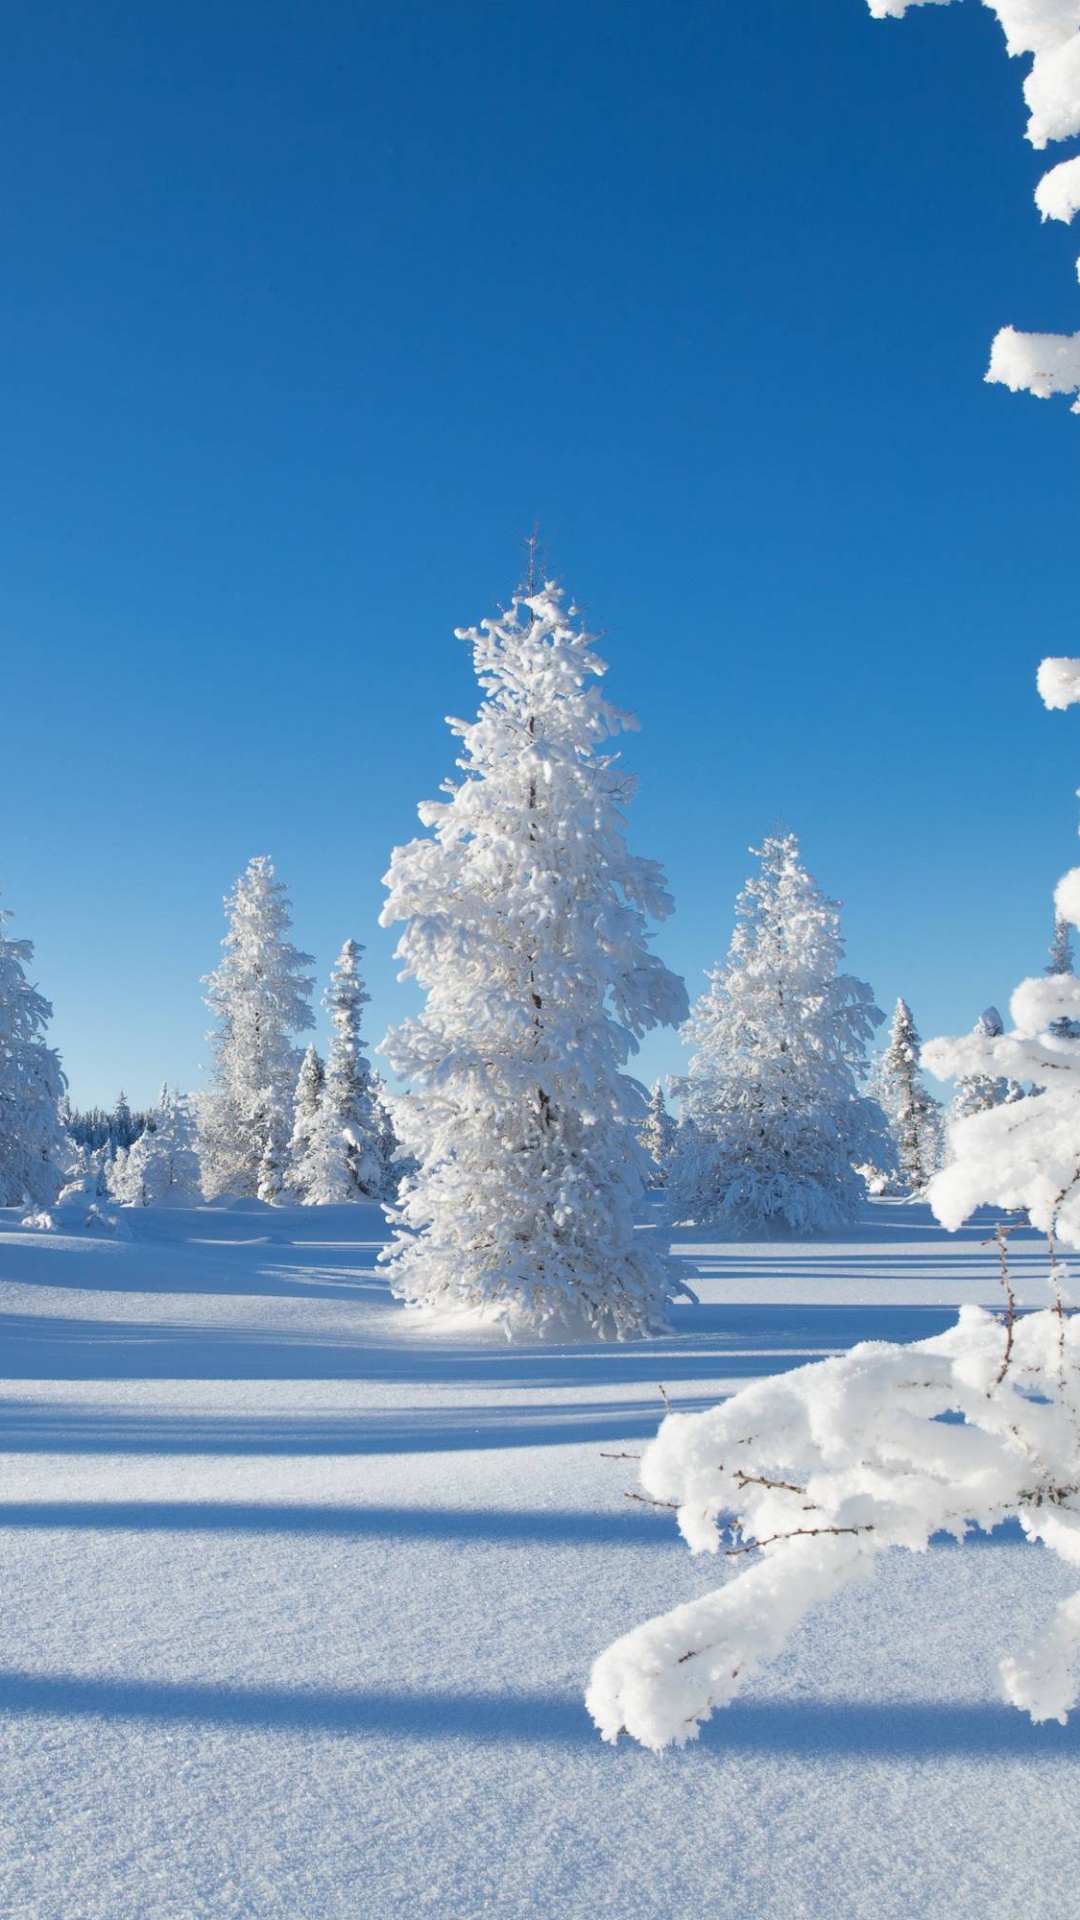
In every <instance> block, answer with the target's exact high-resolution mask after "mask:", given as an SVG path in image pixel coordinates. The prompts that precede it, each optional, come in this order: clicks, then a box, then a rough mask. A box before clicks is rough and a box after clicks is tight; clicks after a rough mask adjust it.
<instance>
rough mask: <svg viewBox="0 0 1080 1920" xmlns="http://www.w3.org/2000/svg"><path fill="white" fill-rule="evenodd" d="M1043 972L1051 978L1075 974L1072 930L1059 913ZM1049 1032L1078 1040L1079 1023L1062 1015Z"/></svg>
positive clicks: (1079, 1034) (1056, 915) (1079, 1032)
mask: <svg viewBox="0 0 1080 1920" xmlns="http://www.w3.org/2000/svg"><path fill="white" fill-rule="evenodd" d="M1043 971H1044V972H1045V973H1048V974H1049V975H1050V976H1051V978H1055V977H1056V976H1057V975H1060V974H1075V972H1076V968H1075V966H1074V965H1073V945H1072V929H1071V927H1070V926H1069V923H1068V921H1067V920H1063V919H1062V918H1061V915H1060V914H1059V913H1058V914H1055V915H1054V937H1053V939H1052V940H1051V942H1050V958H1049V961H1048V963H1047V965H1046V967H1045V968H1044V969H1043ZM1051 1031H1052V1032H1053V1033H1056V1034H1058V1035H1059V1036H1060V1037H1061V1038H1062V1039H1065V1040H1069V1039H1072V1040H1076V1039H1080V1022H1077V1021H1075V1020H1066V1019H1065V1017H1064V1015H1063V1016H1062V1018H1061V1019H1060V1020H1055V1022H1054V1025H1053V1027H1052V1029H1051Z"/></svg>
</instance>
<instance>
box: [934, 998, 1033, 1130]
mask: <svg viewBox="0 0 1080 1920" xmlns="http://www.w3.org/2000/svg"><path fill="white" fill-rule="evenodd" d="M1049 971H1050V969H1049V968H1047V972H1049ZM972 1031H973V1032H974V1033H975V1034H976V1035H977V1036H979V1037H980V1038H982V1039H984V1040H996V1039H997V1037H998V1035H999V1034H1002V1033H1004V1031H1005V1023H1004V1021H1003V1020H1002V1018H1001V1015H1000V1013H999V1012H998V1010H997V1008H996V1007H987V1009H986V1011H985V1012H984V1013H980V1015H979V1017H978V1019H977V1020H976V1022H975V1026H974V1028H973V1029H972ZM1023 1097H1024V1089H1023V1087H1021V1086H1020V1084H1019V1082H1018V1081H1016V1080H1010V1079H1008V1078H1007V1076H1006V1075H1004V1074H1000V1073H965V1074H961V1076H960V1078H959V1079H958V1080H957V1082H956V1092H955V1094H954V1095H953V1099H952V1105H951V1106H950V1108H949V1126H950V1128H951V1127H952V1126H953V1125H954V1124H955V1122H956V1121H957V1120H966V1119H968V1117H969V1115H971V1114H973V1113H985V1112H986V1111H987V1109H988V1108H989V1107H1001V1106H1004V1105H1005V1104H1006V1103H1007V1102H1010V1101H1013V1100H1022V1099H1023Z"/></svg>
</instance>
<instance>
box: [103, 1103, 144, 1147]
mask: <svg viewBox="0 0 1080 1920" xmlns="http://www.w3.org/2000/svg"><path fill="white" fill-rule="evenodd" d="M145 1124H146V1116H145V1115H144V1114H140V1115H139V1118H138V1120H136V1118H135V1115H134V1114H133V1113H132V1111H131V1108H130V1106H129V1105H128V1098H127V1094H126V1093H125V1092H124V1089H123V1087H121V1089H120V1092H119V1093H118V1094H117V1096H116V1105H115V1107H114V1108H113V1110H112V1119H111V1121H110V1133H111V1135H112V1141H113V1145H114V1146H115V1147H117V1148H118V1149H119V1151H120V1152H121V1153H126V1152H127V1150H128V1148H129V1147H133V1146H134V1144H135V1142H136V1140H137V1139H138V1137H139V1135H140V1133H141V1132H142V1130H143V1127H144V1125H145Z"/></svg>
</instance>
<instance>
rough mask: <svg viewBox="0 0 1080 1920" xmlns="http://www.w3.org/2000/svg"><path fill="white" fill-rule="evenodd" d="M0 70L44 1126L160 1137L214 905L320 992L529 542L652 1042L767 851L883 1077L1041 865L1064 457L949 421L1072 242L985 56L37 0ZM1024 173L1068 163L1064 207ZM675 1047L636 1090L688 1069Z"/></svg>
mask: <svg viewBox="0 0 1080 1920" xmlns="http://www.w3.org/2000/svg"><path fill="white" fill-rule="evenodd" d="M0 31H2V42H3V44H2V58H0V93H2V96H3V99H2V111H0V183H2V185H0V223H2V225H0V237H2V244H3V252H4V259H5V264H6V276H5V277H6V290H5V299H4V302H3V305H2V308H0V369H2V373H0V381H2V387H0V391H2V396H3V444H4V448H5V459H4V463H3V469H2V478H0V486H2V489H3V498H2V502H0V547H2V552H0V632H2V634H3V645H4V652H5V657H6V661H7V672H6V674H5V682H6V687H7V692H8V698H6V699H5V702H4V764H5V776H6V777H5V782H4V789H5V805H4V809H3V833H2V836H0V886H2V890H3V899H4V903H5V904H6V905H7V906H8V907H9V908H11V909H12V910H13V911H14V914H15V919H14V922H13V926H12V929H11V930H12V931H13V932H15V933H18V934H21V935H24V936H26V937H28V938H30V939H32V940H34V942H35V943H36V949H37V952H36V962H35V972H36V975H37V978H38V980H39V983H40V985H41V987H42V989H43V990H44V991H45V992H46V993H47V994H48V995H49V996H50V997H51V999H52V1000H53V1002H54V1005H55V1010H56V1017H55V1021H54V1026H53V1037H54V1039H55V1040H56V1042H57V1043H58V1044H59V1045H60V1047H61V1049H62V1051H63V1054H64V1057H65V1061H66V1064H67V1067H68V1071H69V1074H70V1077H71V1082H72V1093H73V1096H74V1098H75V1099H76V1101H78V1102H80V1103H87V1102H89V1101H92V1100H102V1101H111V1099H112V1097H113V1095H114V1094H115V1091H116V1089H117V1087H118V1086H119V1085H120V1084H123V1085H124V1086H125V1088H126V1089H127V1091H128V1094H129V1096H130V1097H131V1098H132V1099H134V1100H145V1099H147V1098H149V1097H150V1096H151V1095H152V1094H153V1092H154V1091H155V1089H156V1087H157V1085H158V1084H159V1082H160V1081H161V1080H162V1078H167V1079H168V1080H170V1081H171V1082H173V1083H174V1084H179V1085H181V1086H191V1085H194V1084H197V1081H198V1072H199V1067H200V1063H201V1062H202V1061H203V1060H204V1059H205V1047H204V1044H203V1034H204V1031H205V1028H206V1025H207V1015H206V1013H205V1010H204V1009H203V1007H202V1005H201V1002H200V987H199V978H200V975H201V974H203V973H204V972H206V971H207V970H208V969H209V968H210V967H211V966H213V965H214V964H215V962H216V959H217V956H218V951H219V947H218V943H219V941H220V938H221V935H222V932H223V922H222V915H221V897H222V895H223V894H224V892H225V891H226V890H227V888H228V887H229V885H230V884H231V882H232V880H233V878H234V877H235V875H236V873H237V872H238V871H239V870H240V869H241V868H242V866H243V865H244V864H245V862H246V861H247V859H248V858H249V857H250V856H251V855H252V854H254V853H263V852H267V853H270V854H271V855H272V856H273V858H274V860H275V862H276V863H277V866H278V870H279V873H280V874H281V876H282V877H283V878H284V879H285V880H286V881H287V882H288V884H289V887H290V890H291V892H292V896H293V901H294V907H295V918H296V936H297V938H298V940H299V942H300V944H302V945H303V946H305V947H308V948H310V949H311V950H312V951H313V952H314V953H315V954H316V956H317V959H318V971H319V974H320V977H324V976H325V974H326V972H327V970H328V968H329V965H330V963H331V961H332V959H333V956H334V954H335V952H336V951H337V948H338V947H339V946H340V944H341V942H342V940H343V939H344V938H345V937H346V936H347V935H352V936H354V937H355V938H357V939H359V940H361V941H363V942H364V943H365V944H366V945H367V946H368V949H369V952H368V958H369V963H370V966H369V971H370V985H371V988H372V993H373V1003H374V1004H373V1007H372V1010H371V1015H372V1017H371V1033H372V1037H373V1038H378V1036H379V1035H380V1034H381V1032H382V1030H383V1028H384V1027H385V1025H386V1023H387V1021H388V1020H390V1019H392V1018H394V1017H396V1016H397V1015H398V1014H400V1013H401V1011H403V1009H404V1008H405V1007H406V1006H407V1005H409V1004H411V998H412V996H411V993H410V991H409V990H407V989H404V988H402V987H400V986H398V985H397V984H396V982H395V971H396V969H395V965H394V961H393V958H392V950H393V937H392V936H391V935H390V934H388V933H383V932H381V931H380V930H379V929H378V928H377V926H376V916H377V913H378V911H379V906H380V904H381V897H382V890H381V887H380V877H381V875H382V873H383V872H384V870H385V867H386V864H387V858H388V853H389V849H390V848H391V846H392V845H393V844H394V843H395V842H397V841H400V840H402V839H404V838H408V837H409V836H410V835H411V834H412V832H413V831H414V830H415V826H416V823H415V804H416V802H417V800H418V799H420V798H422V797H425V796H429V795H432V794H434V793H435V792H436V790H437V788H438V785H439V783H440V782H441V781H442V780H443V779H444V778H445V777H446V776H447V774H448V773H449V772H450V771H451V770H452V743H451V740H450V736H449V735H448V734H447V732H446V730H445V727H444V725H443V716H444V715H445V714H447V713H450V712H463V711H464V712H468V711H471V710H472V709H473V707H474V706H475V698H474V691H473V684H472V679H471V670H470V665H469V659H468V654H467V651H466V649H465V648H464V647H462V645H461V643H460V642H458V641H456V640H455V639H454V638H453V629H454V627H455V626H457V625H460V624H467V623H470V622H472V621H474V620H477V619H479V618H480V617H481V616H482V615H483V614H485V613H487V612H489V611H493V610H494V608H495V606H496V605H497V603H498V602H499V601H501V600H505V599H506V597H507V596H508V594H509V592H510V591H511V589H512V588H513V586H514V584H515V580H516V578H517V575H518V572H519V568H520V554H521V540H522V536H523V535H524V534H525V533H526V532H527V530H528V529H529V528H530V527H531V526H532V525H533V523H534V521H539V523H540V526H541V528H542V530H543V532H544V534H545V537H546V540H547V545H548V551H549V554H550V558H551V563H552V567H553V570H554V571H555V572H556V573H557V574H558V575H559V576H560V577H561V578H563V579H564V580H565V581H566V583H567V585H568V586H569V588H570V589H571V591H572V592H573V594H574V596H575V597H576V599H577V601H578V603H579V604H580V605H581V606H582V607H583V608H584V609H585V610H586V612H587V613H588V615H589V616H590V619H591V620H592V622H593V623H594V624H595V625H596V626H597V627H598V628H599V629H600V630H601V631H602V632H603V635H604V642H603V648H602V650H603V651H604V652H605V653H606V655H607V657H608V659H609V661H610V663H611V672H610V675H609V679H608V691H609V693H610V695H611V697H612V698H613V699H615V700H616V701H617V702H619V703H620V704H623V705H627V706H630V707H632V708H634V709H635V710H636V711H637V713H638V715H639V717H640V719H641V722H642V732H641V734H640V735H638V736H634V737H632V738H631V739H630V741H629V742H628V744H627V750H626V758H627V760H628V761H629V763H630V764H631V765H632V766H633V768H634V769H635V770H636V771H637V772H638V773H639V774H640V776H641V783H642V785H641V793H640V796H639V799H638V801H637V802H636V805H635V810H634V826H633V843H634V845H635V847H636V848H637V849H638V850H639V851H641V852H645V853H650V854H653V855H656V856H658V857H660V858H661V859H662V860H663V861H664V862H665V864H666V866H667V869H668V873H669V876H670V880H671V884H672V887H673V890H674V893H675V896H676V900H677V905H678V912H677V915H676V917H675V918H674V919H673V920H672V921H671V922H669V923H668V925H667V926H666V928H665V929H664V930H663V931H662V932H661V934H660V936H659V944H660V946H661V949H662V951H663V952H664V954H665V957H666V958H667V959H668V961H669V963H670V964H672V965H673V966H675V967H677V968H678V969H680V970H681V971H682V972H684V973H685V975H686V977H687V979H688V981H689V983H690V986H691V991H692V992H696V991H697V990H698V988H699V986H700V985H701V983H702V974H703V969H704V968H705V967H706V966H707V965H709V964H711V963H712V962H713V961H714V960H715V959H716V958H717V957H719V956H720V955H722V953H723V952H724V951H725V949H726V946H727V942H728V939H729V936H730V931H731V925H732V904H733V900H734V895H735V893H736V891H737V889H738V887H739V885H740V884H741V882H742V880H743V878H744V876H745V874H746V872H747V869H748V856H747V851H746V850H747V848H748V846H749V845H751V844H752V843H756V842H757V841H759V840H760V838H761V836H762V835H763V833H765V832H766V831H768V829H769V828H770V827H771V826H772V825H774V824H775V823H776V822H777V821H783V822H784V823H785V824H787V825H789V826H791V827H794V828H795V830H796V831H798V832H799V834H800V835H801V837H802V840H803V845H804V850H805V855H806V859H807V863H808V865H809V866H810V868H811V870H812V871H813V872H814V873H815V874H816V876H817V877H818V879H819V880H820V882H821V884H822V885H823V886H824V887H825V888H826V889H827V890H828V891H829V892H831V893H833V894H836V895H838V896H839V897H840V898H841V899H842V900H843V901H844V903H845V918H844V924H845V930H846V933H847V938H848V946H849V962H850V964H851V966H852V968H853V970H854V971H856V972H858V973H860V974H861V975H863V976H864V977H865V978H867V979H869V980H870V982H871V983H872V985H873V987H874V989H875V992H876V994H877V997H878V1000H879V1002H880V1004H881V1005H882V1006H886V1007H887V1006H891V1003H892V1000H893V999H894V997H895V996H896V994H898V993H901V992H902V993H904V994H905V995H906V996H907V997H908V999H909V1000H910V1001H911V1003H912V1006H913V1008H914V1010H915V1014H916V1018H917V1020H918V1022H919V1024H920V1026H921V1027H922V1029H923V1031H924V1033H929V1032H934V1031H949V1030H956V1029H957V1028H964V1027H967V1026H969V1025H970V1024H971V1023H972V1021H973V1020H974V1018H975V1016H976V1015H977V1014H978V1013H979V1011H980V1010H981V1009H982V1007H983V1006H984V1005H985V1004H986V1003H987V1001H989V1000H997V1001H999V1002H1002V1003H1003V1002H1004V1001H1005V1000H1006V998H1007V995H1008V992H1009V989H1010V987H1011V986H1012V985H1013V984H1014V983H1015V981H1016V980H1017V979H1018V978H1019V977H1020V976H1021V975H1023V974H1024V973H1026V972H1029V971H1034V970H1037V969H1038V968H1039V967H1040V966H1041V965H1042V963H1043V959H1044V948H1045V945H1046V941H1047V939H1048V936H1049V931H1050V927H1049V922H1050V911H1051V909H1050V890H1051V887H1052V884H1053V881H1054V879H1055V878H1056V876H1057V875H1058V873H1059V872H1061V871H1062V870H1063V868H1064V867H1066V866H1067V865H1070V864H1071V863H1072V862H1073V860H1074V858H1075V826H1076V818H1077V810H1076V801H1075V798H1074V789H1075V787H1076V785H1077V776H1078V775H1080V738H1077V737H1076V725H1075V720H1074V719H1072V718H1071V717H1070V716H1065V715H1060V714H1058V715H1049V714H1046V713H1044V712H1043V711H1042V709H1041V708H1040V706H1039V704H1038V702H1037V700H1036V697H1035V693H1034V672H1035V667H1036V664H1037V662H1038V660H1039V658H1040V657H1041V656H1042V655H1043V654H1044V653H1047V652H1059V653H1060V652H1072V651H1076V650H1077V644H1076V623H1075V562H1076V533H1075V527H1076V508H1077V483H1076V474H1077V462H1078V460H1080V422H1077V421H1074V420H1072V419H1070V417H1069V414H1068V411H1067V409H1066V407H1065V406H1064V405H1061V404H1049V403H1040V402H1036V401H1034V400H1030V399H1026V398H1020V397H1014V396H1011V395H1009V394H1007V393H1005V392H1004V391H1003V390H1001V389H1000V388H991V387H987V386H985V385H984V384H983V383H982V380H981V375H982V371H983V368H984V365H985V362H986V356H987V352H988V348H989V343H990V340H991V338H992V336H993V334H994V332H995V331H996V329H997V327H998V326H999V325H1001V324H1003V323H1006V322H1012V323H1013V324H1016V325H1018V326H1022V327H1023V326H1027V327H1033V328H1037V329H1061V330H1072V329H1073V328H1074V327H1075V326H1076V324H1077V321H1076V305H1077V300H1076V284H1075V277H1074V271H1073V266H1072V261H1073V256H1074V254H1075V240H1074V237H1073V236H1071V235H1070V234H1069V233H1068V232H1067V231H1066V230H1065V229H1063V228H1058V227H1052V228H1046V227H1042V228H1041V227H1040V224H1039V221H1038V218H1037V215H1036V213H1035V211H1034V208H1033V206H1032V204H1031V192H1032V188H1033V186H1034V182H1035V180H1036V179H1037V178H1038V175H1039V173H1040V171H1041V170H1042V166H1043V165H1044V164H1045V159H1044V158H1042V159H1041V158H1040V156H1038V155H1036V154H1034V153H1033V152H1032V151H1031V150H1030V149H1029V148H1028V147H1027V146H1026V145H1025V144H1024V142H1023V139H1022V132H1023V125H1024V109H1023V103H1022V99H1021V93H1020V86H1021V80H1022V70H1021V67H1020V65H1019V64H1018V63H1016V62H1013V63H1010V62H1008V61H1007V60H1006V58H1005V55H1004V50H1003V45H1002V42H1001V37H1000V33H999V30H998V28H997V27H996V25H995V23H994V21H993V19H992V17H991V15H990V14H989V13H988V12H987V11H986V10H985V9H983V8H980V7H978V6H975V5H966V6H959V7H954V8H949V9H938V8H928V9H925V10H922V11H917V12H915V13H913V14H912V15H911V16H909V18H908V19H907V20H905V21H904V22H902V23H896V22H889V23H884V24H876V23H874V22H872V21H871V20H870V18H869V15H868V14H867V11H866V8H865V5H864V4H863V0H812V4H808V3H807V0H743V3H742V4H738V5H737V4H735V3H734V0H701V3H700V4H697V3H695V4H689V3H688V0H665V4H664V5H663V6H659V5H655V4H653V5H648V6H644V5H640V4H635V3H634V0H629V3H628V0H619V4H618V5H616V4H615V0H590V3H589V4H588V5H587V6H582V5H581V0H537V4H535V5H531V6H529V7H523V6H512V5H507V4H505V0H503V4H494V0H453V4H451V5H446V4H444V0H438V4H436V0H423V3H422V4H421V3H419V0H392V3H391V0H372V3H371V4H368V3H366V0H365V4H361V5H357V4H355V0H347V3H346V0H336V3H335V0H306V4H304V5H301V4H299V0H296V3H295V4H289V5H285V4H280V3H279V0H261V4H260V5H259V6H258V7H256V6H254V5H253V4H248V3H247V0H238V3H237V4H235V5H232V6H229V7H226V8H222V7H220V6H212V5H210V4H208V0H185V4H184V5H183V6H181V5H179V4H174V3H173V0H166V3H165V4H162V5H160V6H156V7H154V8H152V9H150V10H147V9H146V8H145V7H143V6H139V5H136V4H135V3H134V0H123V3H122V4H111V3H110V0H101V4H100V5H97V6H95V7H94V8H92V9H88V8H86V7H84V6H82V5H77V4H75V3H74V0H54V4H51V5H50V6H49V7H48V8H47V9H40V8H38V9H34V8H22V9H9V10H8V12H7V15H6V18H5V20H4V23H3V28H2V30H0ZM1053 157H1054V158H1057V157H1060V155H1059V154H1055V155H1054V156H1053ZM681 1058H682V1055H681V1050H680V1047H679V1044H678V1042H677V1040H675V1038H674V1037H667V1038H664V1039H659V1040H657V1041H655V1042H652V1043H650V1044H649V1046H648V1047H647V1049H646V1050H645V1053H644V1055H643V1062H642V1070H643V1072H645V1073H646V1074H647V1075H649V1076H651V1075H652V1074H654V1073H655V1072H658V1071H661V1070H669V1069H672V1068H676V1067H677V1066H678V1065H679V1063H680V1061H681Z"/></svg>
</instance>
